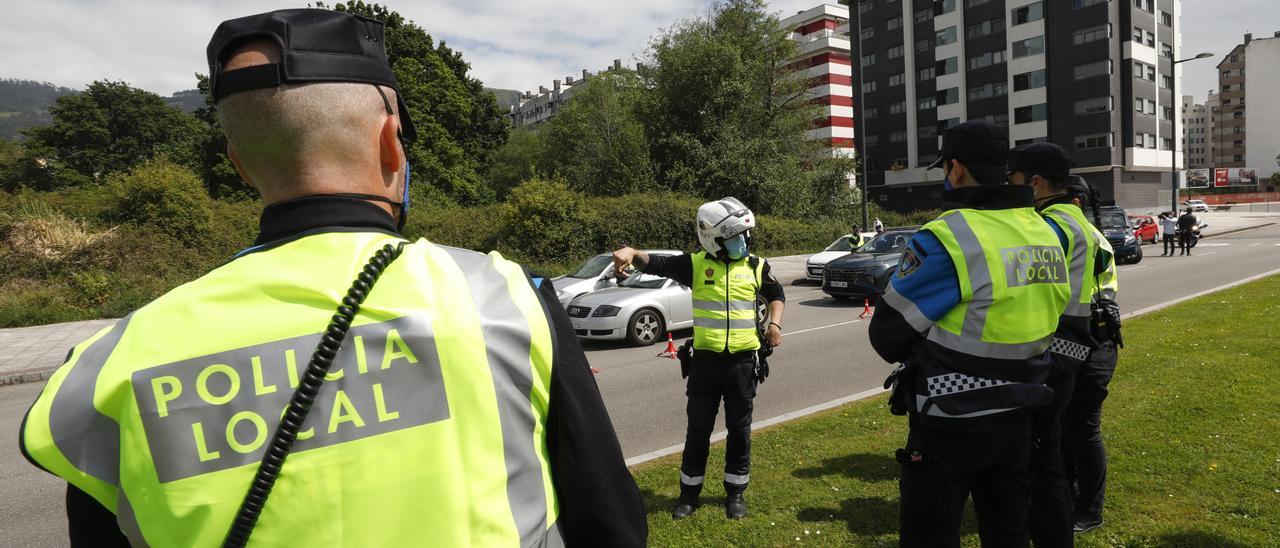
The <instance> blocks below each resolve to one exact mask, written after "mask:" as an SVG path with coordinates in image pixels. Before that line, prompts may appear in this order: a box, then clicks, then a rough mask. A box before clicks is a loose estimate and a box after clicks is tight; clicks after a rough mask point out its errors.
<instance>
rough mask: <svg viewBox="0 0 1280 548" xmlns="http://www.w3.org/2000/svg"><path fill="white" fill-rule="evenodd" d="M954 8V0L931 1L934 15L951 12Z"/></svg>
mask: <svg viewBox="0 0 1280 548" xmlns="http://www.w3.org/2000/svg"><path fill="white" fill-rule="evenodd" d="M955 10H956V0H942V1H941V2H934V3H933V14H934V15H935V16H937V15H942V14H944V13H951V12H953V11H955Z"/></svg>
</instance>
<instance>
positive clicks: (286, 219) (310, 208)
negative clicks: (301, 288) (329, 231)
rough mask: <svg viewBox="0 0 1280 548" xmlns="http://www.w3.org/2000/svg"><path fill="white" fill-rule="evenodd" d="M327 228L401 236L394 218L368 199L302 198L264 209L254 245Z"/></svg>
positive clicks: (339, 197) (338, 197) (340, 197)
mask: <svg viewBox="0 0 1280 548" xmlns="http://www.w3.org/2000/svg"><path fill="white" fill-rule="evenodd" d="M325 228H367V229H371V230H370V231H371V232H375V231H376V232H388V233H391V234H397V233H398V231H397V230H396V223H395V221H394V220H393V219H392V218H391V215H390V214H389V213H387V212H386V211H385V210H383V209H382V208H380V207H378V206H376V205H374V204H372V203H369V202H367V201H365V200H361V199H359V198H349V197H345V196H303V197H301V198H295V199H293V200H288V201H284V202H277V203H274V204H271V205H269V206H267V207H266V209H263V210H262V217H261V218H259V219H258V238H257V240H255V241H254V242H253V243H254V245H262V244H265V243H268V242H274V241H277V240H282V239H286V238H291V237H294V236H297V235H299V234H302V233H303V232H314V231H317V230H321V229H325Z"/></svg>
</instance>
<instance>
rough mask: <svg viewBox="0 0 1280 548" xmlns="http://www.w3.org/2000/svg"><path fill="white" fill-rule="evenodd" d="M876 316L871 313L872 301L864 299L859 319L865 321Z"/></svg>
mask: <svg viewBox="0 0 1280 548" xmlns="http://www.w3.org/2000/svg"><path fill="white" fill-rule="evenodd" d="M874 314H875V312H872V311H871V299H862V314H859V315H858V319H862V320H865V319H867V318H869V317H871V316H872V315H874Z"/></svg>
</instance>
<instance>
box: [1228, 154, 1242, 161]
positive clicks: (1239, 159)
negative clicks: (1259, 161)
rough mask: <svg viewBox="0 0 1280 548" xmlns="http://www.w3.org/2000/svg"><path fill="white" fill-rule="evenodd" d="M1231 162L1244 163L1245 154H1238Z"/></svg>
mask: <svg viewBox="0 0 1280 548" xmlns="http://www.w3.org/2000/svg"><path fill="white" fill-rule="evenodd" d="M1231 161H1233V162H1243V161H1244V155H1243V154H1236V155H1235V156H1232V157H1231Z"/></svg>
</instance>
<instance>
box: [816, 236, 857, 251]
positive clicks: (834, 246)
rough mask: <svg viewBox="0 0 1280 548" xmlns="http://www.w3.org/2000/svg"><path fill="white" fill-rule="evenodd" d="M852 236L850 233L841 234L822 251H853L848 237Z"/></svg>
mask: <svg viewBox="0 0 1280 548" xmlns="http://www.w3.org/2000/svg"><path fill="white" fill-rule="evenodd" d="M852 236H853V235H852V234H845V235H844V236H841V237H840V238H839V239H837V240H836V241H834V242H831V245H829V246H827V248H826V249H824V250H823V251H853V244H852V243H850V242H849V238H850V237H852Z"/></svg>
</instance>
